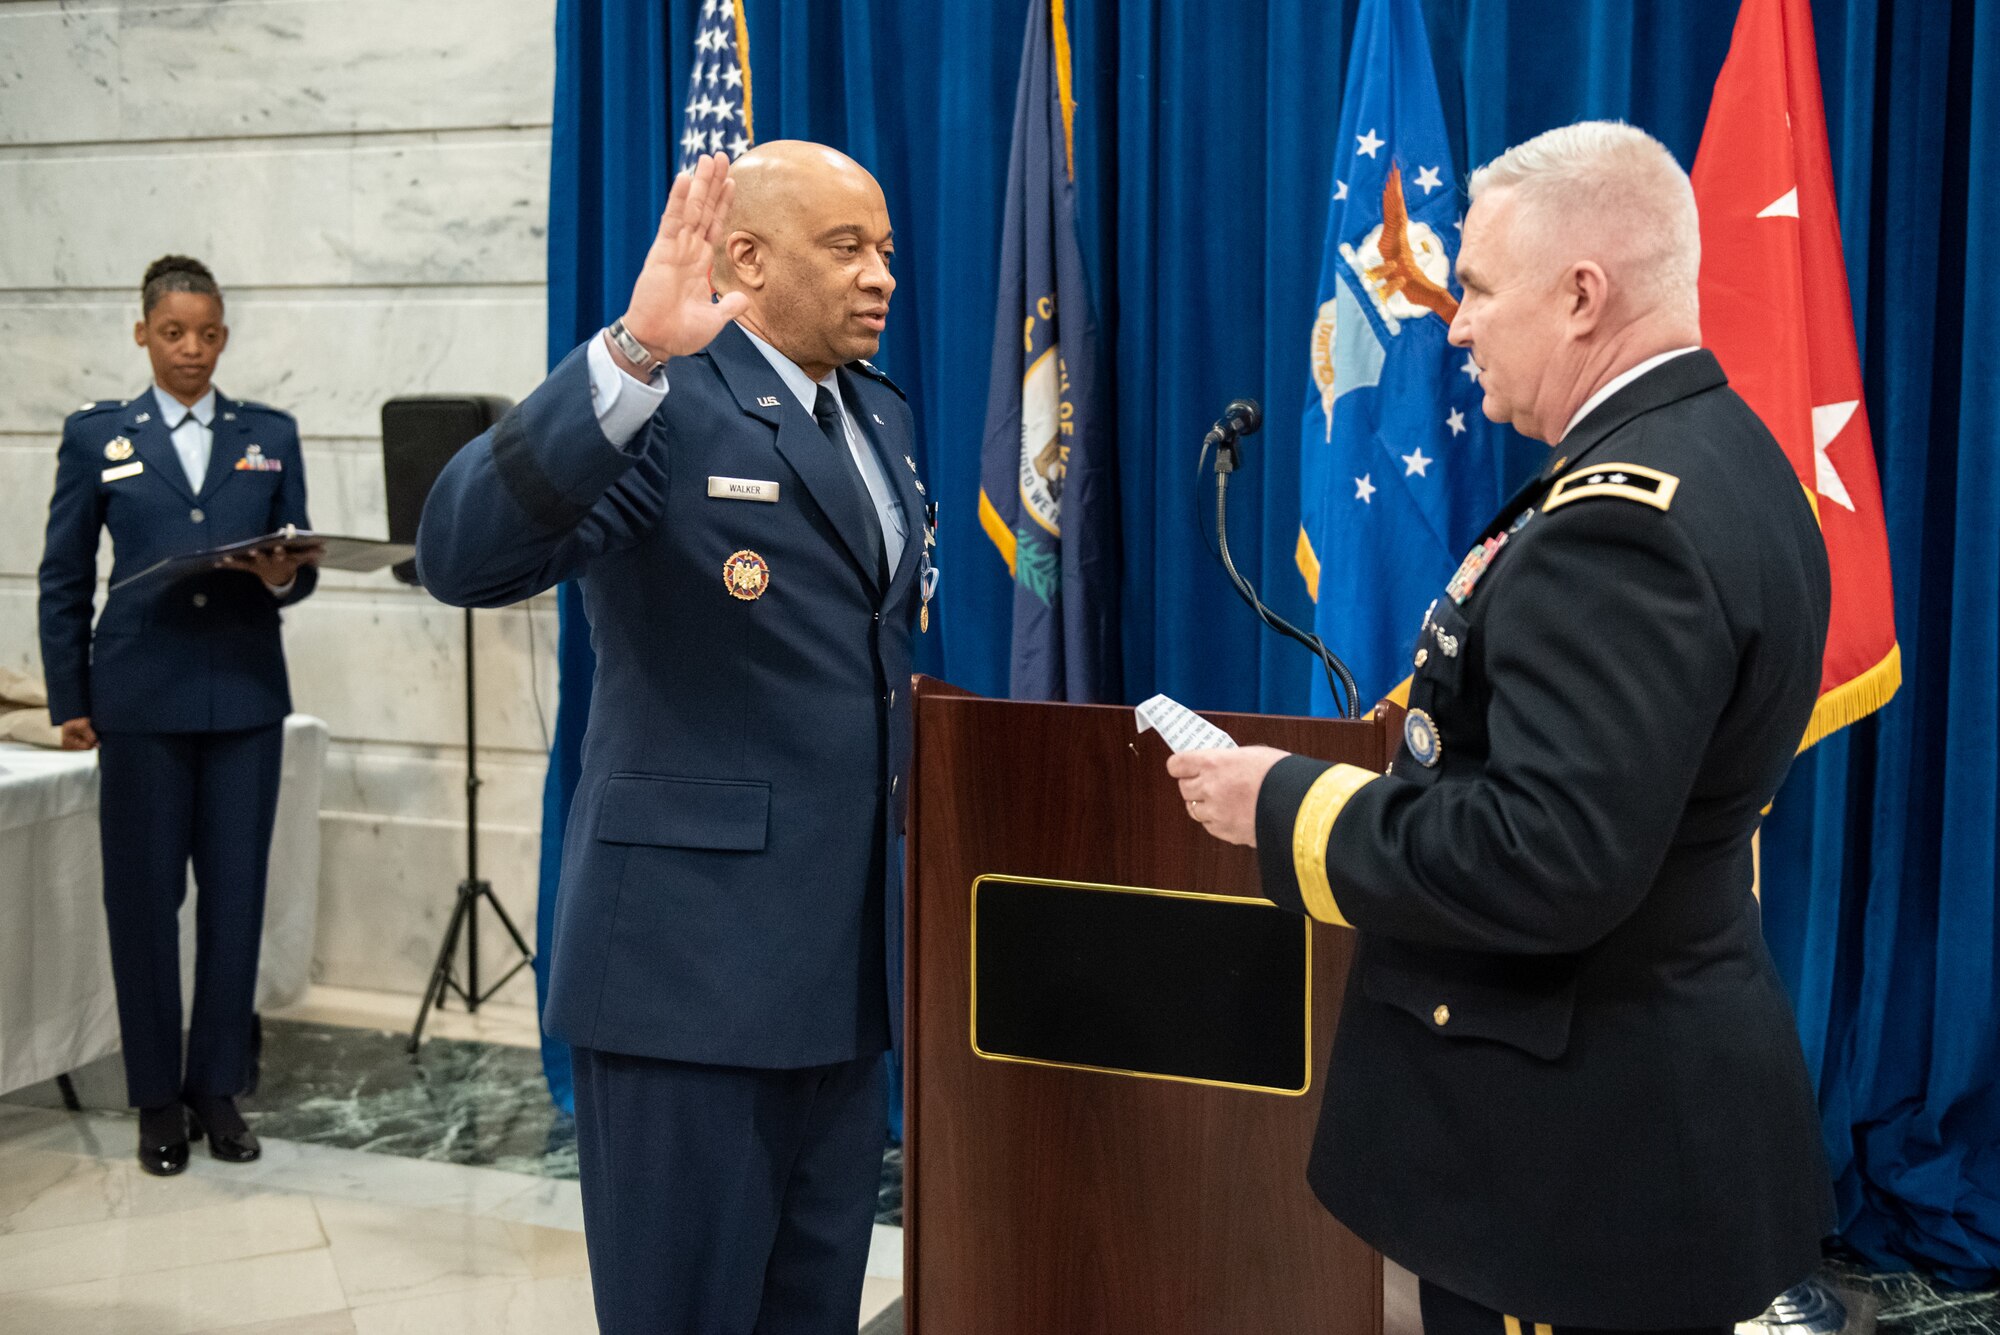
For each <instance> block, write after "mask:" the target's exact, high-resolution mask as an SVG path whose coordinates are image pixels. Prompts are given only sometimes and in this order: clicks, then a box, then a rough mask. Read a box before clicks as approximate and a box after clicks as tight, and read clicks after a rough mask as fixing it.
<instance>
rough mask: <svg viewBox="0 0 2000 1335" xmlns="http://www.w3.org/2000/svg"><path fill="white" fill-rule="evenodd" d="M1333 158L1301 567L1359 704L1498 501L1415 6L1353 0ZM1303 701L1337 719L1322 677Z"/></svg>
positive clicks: (1398, 656) (1447, 176) (1496, 457)
mask: <svg viewBox="0 0 2000 1335" xmlns="http://www.w3.org/2000/svg"><path fill="white" fill-rule="evenodd" d="M1333 163H1334V167H1333V175H1334V183H1333V198H1332V201H1331V203H1330V205H1329V208H1328V212H1327V221H1326V244H1325V248H1324V251H1323V254H1322V256H1321V259H1320V277H1319V313H1318V318H1317V319H1316V320H1315V321H1314V323H1313V328H1312V355H1311V365H1312V379H1313V383H1312V386H1311V388H1310V391H1309V392H1308V394H1307V396H1306V407H1305V420H1304V423H1303V427H1302V431H1301V442H1300V444H1301V448H1302V450H1303V456H1302V458H1301V469H1300V474H1301V484H1300V485H1301V495H1300V512H1301V524H1300V532H1299V545H1298V565H1299V572H1300V573H1301V574H1302V575H1304V576H1305V580H1306V587H1307V589H1308V590H1309V591H1311V593H1312V595H1313V599H1314V602H1315V604H1316V606H1315V608H1314V612H1313V629H1314V630H1316V631H1317V632H1318V633H1319V636H1320V638H1321V639H1323V640H1325V641H1326V644H1327V647H1328V648H1330V649H1332V650H1333V651H1334V652H1335V653H1336V654H1339V655H1340V656H1341V658H1342V659H1344V660H1345V661H1346V663H1347V665H1348V666H1349V668H1351V669H1352V670H1353V673H1354V679H1355V681H1356V683H1357V684H1359V686H1360V688H1361V698H1360V700H1359V702H1358V703H1359V705H1360V707H1361V708H1362V709H1363V710H1366V709H1367V708H1368V706H1369V705H1370V704H1372V703H1373V702H1374V701H1375V700H1377V699H1379V698H1380V697H1382V696H1383V695H1385V694H1387V693H1388V692H1389V690H1390V689H1391V688H1392V687H1394V686H1395V685H1396V684H1397V683H1398V682H1400V681H1401V680H1402V679H1403V678H1404V677H1405V676H1407V675H1408V674H1409V670H1410V668H1409V657H1408V655H1409V652H1410V648H1411V646H1412V645H1413V644H1414V642H1415V638H1416V633H1417V628H1418V625H1419V624H1420V622H1421V621H1422V619H1423V614H1424V608H1425V607H1427V606H1428V605H1429V603H1430V600H1431V599H1433V598H1435V597H1437V596H1438V594H1439V593H1440V592H1441V591H1442V590H1443V588H1444V585H1445V582H1446V581H1447V580H1448V579H1450V578H1451V573H1452V571H1453V570H1454V569H1455V568H1456V567H1457V564H1458V560H1459V558H1460V557H1461V556H1462V555H1463V554H1464V553H1463V552H1462V551H1461V550H1460V548H1461V547H1462V546H1463V545H1464V544H1466V543H1469V542H1470V541H1471V539H1472V538H1473V537H1474V536H1475V535H1476V534H1477V532H1478V530H1479V529H1480V527H1482V526H1483V525H1484V524H1485V523H1486V521H1487V520H1488V519H1490V518H1492V516H1493V512H1494V511H1495V510H1497V509H1499V507H1500V504H1501V502H1502V501H1503V500H1504V499H1505V493H1504V491H1503V485H1504V479H1503V477H1502V469H1503V466H1504V463H1503V459H1502V451H1501V449H1500V447H1499V444H1498V440H1499V436H1498V433H1497V432H1495V431H1493V430H1492V429H1491V428H1490V427H1489V426H1488V425H1487V423H1486V421H1485V419H1484V417H1483V416H1482V415H1481V413H1480V411H1479V403H1480V397H1481V396H1480V392H1479V388H1478V384H1477V381H1476V379H1475V378H1474V377H1475V370H1474V368H1473V366H1472V362H1471V358H1470V357H1468V356H1467V354H1466V353H1464V352H1462V351H1459V350H1458V349H1455V348H1453V347H1451V346H1450V345H1449V344H1448V343H1446V341H1445V336H1446V333H1447V331H1448V330H1449V328H1450V325H1451V318H1452V316H1453V315H1455V314H1456V313H1457V311H1458V301H1457V299H1456V297H1455V296H1454V289H1453V283H1452V276H1451V274H1452V264H1453V261H1454V260H1455V259H1456V257H1457V255H1458V225H1459V223H1460V222H1461V221H1462V217H1463V212H1464V208H1463V201H1462V200H1461V199H1460V196H1459V192H1458V181H1457V177H1456V174H1455V173H1454V172H1453V171H1452V166H1451V150H1450V147H1449V144H1448V141H1447V140H1446V138H1445V129H1444V113H1443V111H1442V109H1441V108H1440V107H1439V104H1438V93H1437V79H1436V76H1435V75H1434V74H1433V72H1432V69H1431V57H1430V44H1429V42H1428V40H1427V38H1426V37H1425V34H1424V23H1423V15H1422V13H1421V11H1420V10H1419V8H1418V0H1364V3H1363V5H1362V7H1361V13H1360V15H1359V16H1358V17H1357V19H1356V23H1355V30H1354V45H1353V48H1352V50H1351V53H1350V55H1349V57H1348V66H1347V87H1346V90H1345V92H1344V93H1343V95H1342V98H1341V113H1340V133H1339V135H1338V136H1337V137H1336V138H1335V140H1334V152H1333ZM1313 709H1314V712H1316V713H1322V714H1324V713H1331V712H1333V697H1332V695H1331V694H1330V693H1329V690H1328V688H1327V685H1326V682H1325V681H1324V680H1323V679H1322V678H1321V677H1320V676H1319V674H1318V673H1317V672H1315V674H1314V677H1313Z"/></svg>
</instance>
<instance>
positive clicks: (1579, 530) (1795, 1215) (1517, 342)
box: [1169, 123, 1832, 1335]
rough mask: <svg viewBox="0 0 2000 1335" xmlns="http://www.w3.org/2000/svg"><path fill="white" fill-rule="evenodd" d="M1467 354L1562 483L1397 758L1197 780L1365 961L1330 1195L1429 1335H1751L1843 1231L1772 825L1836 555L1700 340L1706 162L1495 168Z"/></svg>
mask: <svg viewBox="0 0 2000 1335" xmlns="http://www.w3.org/2000/svg"><path fill="white" fill-rule="evenodd" d="M1471 194H1472V207H1471V210H1470V212H1469V214H1468V215H1467V217H1466V220H1465V230H1464V242H1463V245H1462V248H1461V250H1460V253H1459V258H1458V277H1459V281H1460V283H1461V285H1462V286H1463V288H1464V301H1463V303H1462V305H1461V306H1460V308H1459V312H1458V316H1457V318H1456V319H1455V320H1454V321H1453V322H1452V327H1451V341H1452V342H1453V343H1454V344H1455V345H1457V346H1459V347H1463V348H1466V349H1467V350H1469V351H1470V353H1471V355H1472V357H1473V360H1474V361H1475V362H1476V363H1477V365H1478V367H1479V370H1480V384H1481V386H1482V388H1483V389H1484V391H1485V395H1486V399H1485V411H1486V414H1487V416H1489V417H1491V418H1492V419H1494V420H1495V421H1503V422H1511V423H1513V424H1514V426H1516V427H1517V428H1519V429H1520V430H1521V431H1523V432H1524V433H1526V434H1528V435H1530V436H1534V437H1536V438H1537V439H1540V440H1544V441H1547V442H1548V443H1549V444H1550V445H1551V446H1552V450H1551V454H1550V461H1549V464H1548V466H1547V467H1546V468H1544V469H1543V470H1542V471H1541V473H1540V475H1539V476H1537V477H1535V478H1534V479H1533V480H1531V481H1530V482H1529V483H1528V485H1527V486H1525V487H1524V488H1522V489H1521V491H1520V492H1519V493H1518V494H1517V495H1516V496H1515V497H1514V498H1513V500H1512V501H1510V502H1509V503H1508V504H1507V506H1506V507H1505V508H1504V509H1503V510H1502V511H1501V512H1500V513H1499V514H1498V515H1496V516H1495V517H1494V519H1493V521H1492V523H1491V524H1489V525H1488V526H1487V528H1486V531H1485V532H1484V533H1483V534H1482V535H1481V541H1480V543H1479V545H1478V546H1476V547H1475V548H1474V549H1473V551H1472V553H1471V554H1470V555H1469V556H1468V557H1467V558H1466V561H1465V564H1464V565H1463V566H1461V567H1460V570H1459V572H1458V574H1457V576H1456V577H1455V578H1454V579H1453V580H1452V581H1451V583H1450V585H1449V586H1448V587H1447V588H1445V589H1444V590H1441V591H1440V593H1439V596H1438V598H1437V601H1436V602H1435V603H1434V604H1433V605H1432V606H1431V608H1430V610H1429V612H1428V613H1427V614H1426V615H1425V617H1424V620H1423V625H1422V627H1421V629H1420V630H1419V632H1418V635H1417V640H1416V643H1415V645H1414V646H1413V648H1412V658H1413V662H1414V668H1415V674H1414V678H1413V681H1412V685H1411V694H1410V706H1411V707H1410V710H1409V713H1408V715H1407V719H1406V725H1405V728H1404V746H1403V748H1402V750H1401V751H1400V753H1399V754H1398V755H1397V757H1396V759H1395V762H1394V764H1393V765H1392V766H1391V767H1390V770H1389V772H1388V773H1387V774H1386V775H1383V774H1376V773H1373V772H1372V771H1368V770H1362V769H1357V768H1355V767H1353V766H1351V765H1327V764H1325V763H1322V762H1319V761H1314V760H1309V759H1307V758H1305V757H1302V756H1287V755H1283V754H1281V753H1279V752H1276V751H1272V750H1270V749H1268V748H1261V747H1253V748H1245V749H1243V750H1240V751H1209V752H1194V753H1190V754H1188V755H1185V756H1179V757H1176V758H1174V759H1173V760H1172V761H1171V762H1170V765H1169V770H1170V772H1171V773H1172V774H1173V775H1174V776H1175V777H1176V778H1178V779H1180V781H1181V789H1182V795H1183V796H1184V797H1185V798H1186V799H1187V803H1188V809H1189V812H1190V814H1191V815H1192V816H1193V817H1194V818H1195V819H1197V820H1199V821H1201V822H1202V824H1203V825H1204V826H1205V827H1207V828H1208V829H1209V830H1210V832H1211V833H1213V834H1215V835H1216V836H1217V837H1219V838H1223V839H1227V840H1230V841H1232V842H1235V843H1254V844H1255V845H1256V846H1257V849H1258V855H1259V861H1260V864H1261V867H1262V870H1263V881H1264V888H1265V893H1266V894H1267V895H1269V896H1270V898H1271V899H1273V900H1274V901H1275V902H1277V903H1279V904H1282V905H1286V906H1289V907H1292V908H1295V909H1298V910H1301V911H1303V912H1306V913H1309V914H1311V915H1312V916H1313V917H1314V918H1317V919H1319V920H1321V921H1323V922H1329V923H1334V924H1338V925H1340V926H1345V927H1352V928H1353V929H1355V931H1356V932H1357V934H1358V937H1359V940H1358V943H1357V949H1356V953H1355V956H1354V965H1353V970H1352V973H1351V976H1350V979H1349V987H1348V992H1347V997H1346V1001H1345V1003H1344V1006H1343V1010H1342V1016H1341V1023H1340V1029H1339V1033H1338V1035H1337V1036H1336V1038H1335V1040H1334V1052H1333V1061H1332V1066H1331V1069H1330V1072H1329V1075H1328V1081H1327V1090H1326V1095H1325V1104H1324V1107H1323V1109H1322V1111H1321V1118H1320V1128H1319V1135H1318V1139H1317V1143H1316V1145H1315V1147H1314V1152H1313V1155H1312V1160H1311V1164H1310V1166H1309V1168H1308V1172H1307V1175H1308V1178H1309V1180H1310V1182H1311V1184H1312V1186H1313V1188H1314V1190H1315V1191H1316V1192H1317V1193H1318V1195H1319V1197H1320V1199H1321V1200H1322V1201H1323V1202H1325V1204H1326V1206H1327V1208H1328V1209H1329V1210H1330V1211H1332V1212H1333V1214H1334V1215H1336V1216H1337V1217H1338V1218H1339V1219H1340V1220H1341V1221H1342V1222H1344V1223H1346V1224H1347V1225H1348V1226H1349V1227H1350V1228H1352V1229H1353V1230H1354V1231H1355V1232H1356V1233H1357V1234H1359V1235H1360V1236H1361V1237H1362V1238H1363V1239H1365V1240H1366V1241H1368V1242H1369V1243H1371V1244H1372V1245H1374V1246H1375V1247H1377V1248H1378V1249H1380V1250H1381V1251H1382V1252H1383V1253H1384V1254H1385V1255H1387V1256H1388V1257H1390V1258H1391V1259H1393V1260H1396V1261H1398V1262H1400V1263H1401V1264H1403V1265H1404V1266H1406V1267H1408V1268H1409V1269H1410V1270H1412V1271H1414V1272H1415V1273H1416V1274H1417V1275H1418V1276H1419V1277H1420V1278H1421V1280H1422V1281H1423V1285H1422V1301H1423V1310H1424V1319H1425V1325H1426V1328H1427V1331H1428V1335H1453V1333H1454V1332H1458V1331H1466V1332H1472V1331H1480V1332H1488V1333H1490V1335H1499V1332H1500V1331H1502V1330H1503V1329H1506V1330H1508V1331H1510V1332H1511V1331H1514V1330H1517V1329H1518V1330H1522V1331H1525V1330H1527V1329H1529V1328H1531V1327H1539V1328H1540V1329H1542V1330H1547V1329H1548V1328H1549V1327H1551V1326H1553V1327H1555V1328H1556V1329H1557V1330H1562V1329H1564V1328H1609V1329H1618V1330H1667V1329H1683V1330H1686V1329H1703V1328H1707V1329H1713V1330H1725V1329H1727V1328H1729V1327H1730V1326H1731V1325H1732V1324H1733V1323H1734V1322H1735V1321H1737V1320H1739V1319H1743V1318H1748V1317H1750V1316H1753V1315H1755V1314H1756V1313H1757V1312H1759V1311H1760V1310H1762V1309H1763V1307H1764V1306H1765V1303H1766V1302H1767V1300H1769V1299H1770V1298H1771V1297H1772V1295H1774V1294H1776V1293H1778V1292H1780V1291H1781V1290H1783V1289H1785V1288H1786V1287H1787V1286H1789V1285H1791V1284H1793V1283H1795V1282H1796V1281H1798V1280H1800V1279H1802V1278H1804V1277H1805V1276H1806V1275H1808V1274H1809V1273H1810V1272H1811V1271H1812V1270H1813V1269H1814V1267H1815V1265H1816V1264H1817V1262H1818V1259H1819V1242H1820V1238H1821V1235H1822V1234H1823V1233H1824V1232H1826V1231H1828V1230H1829V1229H1830V1227H1831V1220H1832V1208H1831V1207H1832V1201H1831V1195H1830V1192H1829V1189H1828V1184H1827V1177H1826V1169H1825V1165H1824V1163H1823V1161H1822V1158H1821V1153H1820V1149H1819V1139H1818V1122H1817V1117H1816V1114H1815V1110H1814V1106H1813V1097H1812V1091H1811V1089H1810V1087H1809V1085H1808V1082H1807V1077H1806V1070H1805V1064H1804V1062H1803V1060H1802V1058H1801V1054H1800V1050H1799V1044H1798V1039H1797V1037H1796V1033H1795V1030H1794V1026H1793V1018H1792V1013H1791V1009H1790V1006H1789V1004H1788V1002H1787V1000H1786V997H1785V994H1784V992H1783V990H1782V988H1781V987H1780V985H1779V981H1778V978H1777V974H1776V972H1775V970H1774V969H1773V967H1772V964H1771V959H1770V955H1769V953H1768V952H1767V950H1766V949H1765V946H1764V941H1763V937H1762V935H1761V932H1760V930H1759V923H1758V910H1757V903H1756V900H1755V897H1754V896H1753V894H1752V870H1753V861H1752V859H1753V852H1752V844H1751V837H1752V835H1753V834H1754V833H1755V831H1756V829H1757V824H1758V820H1759V815H1760V813H1761V812H1762V811H1763V810H1764V809H1765V807H1766V806H1767V804H1768V803H1769V802H1770V801H1771V797H1772V794H1773V793H1775V792H1776V791H1777V788H1778V785H1779V783H1780V781H1781V780H1782V779H1783V778H1784V776H1785V771H1786V768H1787V767H1788V766H1789V765H1790V763H1791V760H1792V757H1793V755H1794V754H1795V752H1796V749H1797V746H1798V742H1799V738H1800V737H1801V736H1802V735H1803V733H1804V730H1805V726H1806V721H1807V719H1808V717H1809V716H1810V714H1811V712H1812V708H1813V701H1814V697H1815V695H1816V692H1817V687H1818V681H1819V668H1820V656H1821V652H1822V649H1823V647H1824V644H1825V639H1826V628H1827V614H1828V602H1829V592H1828V588H1829V586H1828V578H1827V566H1826V556H1825V550H1824V547H1823V545H1822V543H1821V541H1820V536H1819V533H1818V530H1817V528H1816V526H1815V523H1814V519H1813V515H1812V512H1811V510H1810V508H1809V506H1808V504H1807V501H1806V497H1805V495H1804V493H1803V492H1802V490H1801V487H1800V484H1799V480H1798V478H1797V477H1796V476H1795V475H1794V473H1793V471H1792V468H1791V466H1790V464H1789V463H1788V462H1787V461H1786V459H1785V456H1784V455H1783V453H1782V452H1781V451H1780V449H1779V447H1778V445H1777V443H1776V442H1775V441H1774V440H1773V439H1772V437H1771V435H1770V433H1769V432H1768V431H1766V430H1765V428H1764V426H1763V424H1762V423H1760V422H1759V421H1758V420H1757V418H1756V417H1755V416H1754V415H1753V414H1752V413H1751V411H1750V409H1749V408H1748V407H1747V406H1746V405H1745V404H1744V402H1743V400H1742V399H1741V398H1739V397H1738V396H1737V395H1736V393H1735V392H1734V391H1732V390H1731V389H1730V388H1729V386H1728V383H1727V380H1726V378H1725V377H1724V375H1723V373H1722V369H1721V367H1720V366H1719V365H1718V364H1717V363H1716V360H1715V358H1714V357H1713V356H1711V355H1710V354H1709V353H1707V352H1705V351H1703V350H1702V349H1701V348H1700V346H1699V343H1700V337H1701V325H1700V319H1699V311H1698V307H1697V298H1696V287H1695V281H1696V273H1697V269H1698V267H1699V263H1700V235H1699V230H1698V226H1697V220H1696V214H1695V202H1694V195H1693V192H1692V190H1691V189H1690V187H1689V184H1688V179H1687V176H1686V174H1685V173H1683V172H1682V171H1681V169H1680V167H1679V166H1678V165H1677V164H1676V163H1675V162H1674V160H1673V158H1672V157H1671V155H1669V154H1668V153H1667V151H1666V150H1665V149H1664V148H1663V147H1661V146H1660V145H1659V144H1658V143H1657V142H1655V141H1654V140H1652V139H1651V138H1649V137H1648V136H1646V135H1645V134H1643V133H1641V132H1640V131H1638V130H1635V129H1632V128H1630V127H1628V126H1623V125H1614V124H1604V123H1596V124H1584V125H1573V126H1568V127H1565V128H1562V129H1558V130H1552V131H1550V132H1548V133H1547V134H1544V135H1541V136H1539V137H1537V138H1535V139H1531V140H1529V141H1528V142H1526V143H1524V144H1522V145H1520V146H1518V147H1516V148H1514V149H1512V150H1510V151H1509V152H1507V153H1506V154H1504V155H1503V156H1501V157H1500V158H1499V159H1498V160H1496V161H1495V162H1493V163H1492V164H1490V165H1489V166H1487V167H1485V168H1483V169H1482V170H1480V171H1479V172H1477V173H1475V174H1474V176H1473V178H1472V182H1471Z"/></svg>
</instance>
